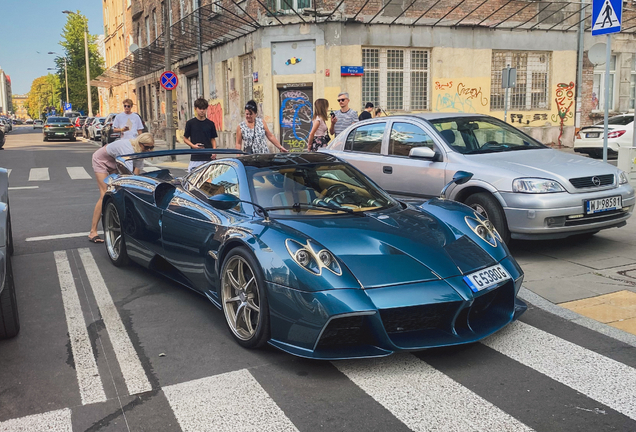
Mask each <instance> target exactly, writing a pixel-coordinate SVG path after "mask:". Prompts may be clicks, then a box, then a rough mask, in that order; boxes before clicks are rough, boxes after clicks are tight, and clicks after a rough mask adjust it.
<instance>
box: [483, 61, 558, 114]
mask: <svg viewBox="0 0 636 432" xmlns="http://www.w3.org/2000/svg"><path fill="white" fill-rule="evenodd" d="M551 57H552V55H551V53H549V52H530V51H493V53H492V72H491V86H490V109H491V110H492V111H499V110H503V109H504V105H505V104H504V99H505V95H506V91H505V89H503V88H501V85H502V80H501V73H502V70H503V69H504V68H506V67H513V68H516V69H517V84H516V85H515V87H512V88H511V89H510V90H509V91H508V108H509V109H514V110H536V109H542V110H543V109H545V110H547V109H550V97H549V95H550V93H549V92H550V82H549V81H550V78H549V77H550V61H551Z"/></svg>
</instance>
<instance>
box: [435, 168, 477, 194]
mask: <svg viewBox="0 0 636 432" xmlns="http://www.w3.org/2000/svg"><path fill="white" fill-rule="evenodd" d="M471 178H473V173H469V172H466V171H457V172H456V173H455V175H454V176H453V179H452V180H451V181H450V182H448V184H447V185H446V186H444V189H442V192H441V193H440V198H446V191H447V190H448V188H449V187H450V185H452V184H458V185H460V184H464V183H466V182H467V181H468V180H470V179H471Z"/></svg>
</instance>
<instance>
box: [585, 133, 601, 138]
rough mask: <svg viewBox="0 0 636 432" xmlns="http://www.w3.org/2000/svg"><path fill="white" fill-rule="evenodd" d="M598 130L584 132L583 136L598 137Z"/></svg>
mask: <svg viewBox="0 0 636 432" xmlns="http://www.w3.org/2000/svg"><path fill="white" fill-rule="evenodd" d="M598 136H599V132H590V133H586V134H585V138H598Z"/></svg>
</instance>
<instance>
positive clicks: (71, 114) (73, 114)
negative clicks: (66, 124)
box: [62, 111, 82, 122]
mask: <svg viewBox="0 0 636 432" xmlns="http://www.w3.org/2000/svg"><path fill="white" fill-rule="evenodd" d="M81 115H82V114H81V113H79V112H77V111H66V112H65V113H64V115H63V116H62V117H68V118H70V119H71V122H75V119H76V118H77V117H80V116H81Z"/></svg>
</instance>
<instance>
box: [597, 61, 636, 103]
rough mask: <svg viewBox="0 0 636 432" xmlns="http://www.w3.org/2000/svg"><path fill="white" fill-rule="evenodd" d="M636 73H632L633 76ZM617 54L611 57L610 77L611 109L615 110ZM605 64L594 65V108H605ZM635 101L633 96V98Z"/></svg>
mask: <svg viewBox="0 0 636 432" xmlns="http://www.w3.org/2000/svg"><path fill="white" fill-rule="evenodd" d="M633 76H634V75H632V77H633ZM615 80H616V55H612V57H611V58H610V77H609V109H610V111H612V110H614V109H615V108H616V107H615V106H614V89H615V88H616V86H615V85H614V84H615ZM604 89H605V65H604V64H602V65H598V66H595V67H594V84H593V86H592V110H603V109H605V90H604ZM632 101H633V98H632Z"/></svg>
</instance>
